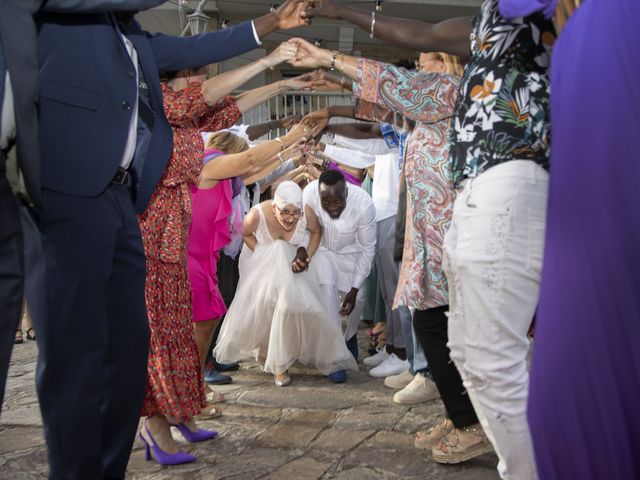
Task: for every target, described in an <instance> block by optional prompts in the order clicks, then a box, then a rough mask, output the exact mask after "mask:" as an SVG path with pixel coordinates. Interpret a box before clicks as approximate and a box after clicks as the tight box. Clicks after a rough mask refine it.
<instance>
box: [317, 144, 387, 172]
mask: <svg viewBox="0 0 640 480" xmlns="http://www.w3.org/2000/svg"><path fill="white" fill-rule="evenodd" d="M324 153H326V154H327V155H328V156H329V157H331V158H333V159H334V160H335V161H336V162H338V163H341V164H342V165H345V166H347V167H352V168H369V167H370V166H372V165H373V164H374V163H375V161H376V157H375V156H374V155H370V154H368V153H364V152H361V151H358V150H353V149H351V148H343V147H335V146H333V145H327V146H326V147H324Z"/></svg>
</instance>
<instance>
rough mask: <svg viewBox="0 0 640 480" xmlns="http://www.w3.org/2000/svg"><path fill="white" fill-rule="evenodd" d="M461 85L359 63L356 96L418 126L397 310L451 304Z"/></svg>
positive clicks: (410, 144)
mask: <svg viewBox="0 0 640 480" xmlns="http://www.w3.org/2000/svg"><path fill="white" fill-rule="evenodd" d="M459 84H460V80H459V78H458V77H456V76H453V75H445V74H438V73H423V72H417V71H409V70H406V69H404V68H400V67H395V66H393V65H389V64H385V63H380V62H376V61H373V60H368V59H360V60H359V61H358V79H357V81H355V82H354V84H353V86H354V89H353V93H354V95H355V96H357V97H360V98H361V99H362V100H365V101H367V102H371V103H375V104H377V105H381V106H383V107H386V108H389V109H391V110H393V111H395V112H399V113H401V114H403V115H405V116H406V117H408V118H411V119H412V120H415V121H416V122H418V123H417V124H416V127H415V128H414V130H413V132H411V135H410V136H409V138H408V139H407V146H406V157H405V162H406V165H405V179H406V184H407V218H406V227H405V240H404V250H403V255H402V265H401V267H400V279H399V281H398V288H397V290H396V296H395V299H394V308H396V307H397V306H399V305H406V306H408V307H412V308H416V309H419V310H427V309H429V308H435V307H440V306H443V305H447V303H448V287H447V280H446V278H445V275H444V271H443V269H442V242H443V240H444V234H445V232H446V231H447V229H448V228H449V223H450V222H451V214H452V211H453V201H454V199H455V192H454V190H453V173H452V165H451V162H450V161H449V148H448V141H449V132H450V127H451V121H452V118H453V113H454V108H455V105H456V102H457V100H458V87H459Z"/></svg>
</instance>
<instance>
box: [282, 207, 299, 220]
mask: <svg viewBox="0 0 640 480" xmlns="http://www.w3.org/2000/svg"><path fill="white" fill-rule="evenodd" d="M278 212H280V215H282V216H283V217H292V218H300V217H301V216H302V212H301V211H300V210H298V211H295V212H291V211H289V210H280V209H278Z"/></svg>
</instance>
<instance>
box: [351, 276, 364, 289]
mask: <svg viewBox="0 0 640 480" xmlns="http://www.w3.org/2000/svg"><path fill="white" fill-rule="evenodd" d="M365 280H366V277H363V276H362V275H360V274H359V273H357V274H354V275H353V280H351V286H352V288H357V289H358V290H360V289H361V288H362V285H364V281H365Z"/></svg>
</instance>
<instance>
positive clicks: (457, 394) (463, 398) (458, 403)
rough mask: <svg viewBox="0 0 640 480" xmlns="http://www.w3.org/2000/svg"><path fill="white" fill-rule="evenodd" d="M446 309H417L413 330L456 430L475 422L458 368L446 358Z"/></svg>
mask: <svg viewBox="0 0 640 480" xmlns="http://www.w3.org/2000/svg"><path fill="white" fill-rule="evenodd" d="M448 309H449V307H448V306H444V307H438V308H430V309H429V310H416V311H415V312H414V314H413V329H414V331H415V333H416V337H418V341H419V342H420V345H421V346H422V349H423V350H424V354H425V356H426V357H427V363H428V364H429V371H430V372H431V376H432V378H433V381H434V382H435V384H436V386H437V387H438V391H439V392H440V396H441V397H442V403H444V407H445V409H446V411H447V416H448V417H449V418H450V419H451V421H452V422H453V424H454V425H455V426H456V428H464V427H468V426H469V425H473V424H475V423H478V417H477V416H476V412H475V411H474V410H473V405H471V400H469V396H468V395H467V393H466V391H465V388H464V386H463V385H462V379H461V378H460V374H459V373H458V369H457V368H456V366H455V365H454V363H453V361H451V358H450V357H449V347H447V342H448V341H449V336H448V334H447V316H446V315H445V313H446V312H447V310H448Z"/></svg>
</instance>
